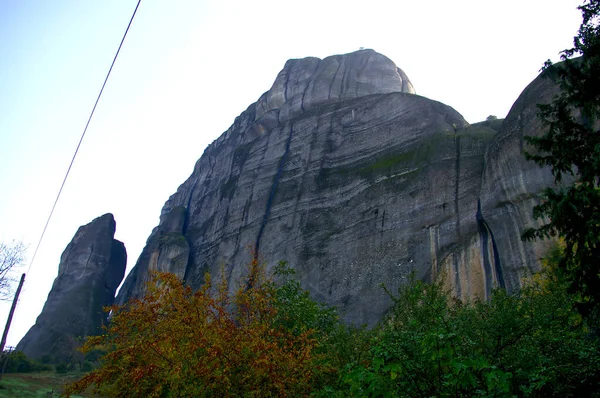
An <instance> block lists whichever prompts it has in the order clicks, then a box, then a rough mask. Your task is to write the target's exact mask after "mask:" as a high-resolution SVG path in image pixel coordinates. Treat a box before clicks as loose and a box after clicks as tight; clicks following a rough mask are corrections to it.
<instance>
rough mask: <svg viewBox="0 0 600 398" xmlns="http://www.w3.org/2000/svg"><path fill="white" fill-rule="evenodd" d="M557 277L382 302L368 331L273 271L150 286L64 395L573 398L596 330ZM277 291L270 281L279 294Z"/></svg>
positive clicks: (598, 349) (590, 362)
mask: <svg viewBox="0 0 600 398" xmlns="http://www.w3.org/2000/svg"><path fill="white" fill-rule="evenodd" d="M554 275H555V273H546V274H541V275H540V276H537V277H536V278H534V279H532V280H530V281H529V282H528V283H526V285H525V286H524V287H523V289H521V291H520V292H519V293H518V294H516V295H508V294H507V293H506V292H504V291H503V290H496V291H494V293H493V295H492V297H491V299H490V300H489V301H479V300H473V301H470V302H461V301H459V300H456V299H454V298H452V297H451V296H450V295H448V294H447V293H446V292H445V291H444V289H443V287H442V286H441V284H440V283H434V284H431V285H430V284H425V283H423V282H421V281H416V280H413V283H412V284H409V285H407V286H405V287H403V288H402V289H401V290H400V291H398V292H393V293H390V295H391V297H392V298H393V302H394V305H393V307H392V309H391V310H390V313H389V315H388V316H387V317H386V318H385V319H384V320H383V321H382V322H381V323H380V324H379V325H378V326H377V327H375V328H372V329H366V328H355V327H352V326H348V325H346V324H344V323H343V322H341V321H340V319H339V318H338V316H337V314H336V313H335V311H334V310H333V309H330V308H327V307H325V306H323V305H322V304H319V303H317V302H315V301H313V300H312V299H311V298H310V297H309V295H308V293H307V292H306V291H304V290H302V289H301V288H300V285H299V283H298V282H297V281H296V280H295V279H294V278H293V273H292V271H291V270H290V268H288V267H287V266H285V264H284V263H280V264H279V265H278V266H277V267H275V270H274V273H273V274H272V275H271V276H269V275H268V274H267V273H266V271H265V267H264V265H263V264H260V263H259V262H258V261H256V260H255V261H253V262H252V264H251V265H250V266H249V269H248V274H247V277H246V278H245V279H244V281H243V282H242V283H241V284H240V286H239V287H238V288H237V290H235V293H234V294H233V295H230V294H229V285H228V284H227V282H226V281H225V280H224V279H223V280H218V281H217V282H216V283H215V282H214V281H213V280H212V279H211V277H210V276H208V275H207V277H206V284H205V285H204V287H203V288H202V289H200V290H199V291H196V292H193V291H192V290H191V289H190V288H189V287H187V286H184V285H183V284H182V283H181V282H180V281H179V280H178V279H177V278H176V277H175V276H174V275H172V274H157V275H156V277H155V279H154V280H153V281H151V282H150V283H149V285H148V293H147V295H146V297H145V299H144V300H143V301H134V302H132V303H130V304H129V305H128V306H127V307H122V308H117V307H114V308H112V310H113V311H114V314H115V315H114V317H113V320H112V323H111V324H110V326H109V327H108V329H107V333H106V334H105V335H103V336H98V337H95V338H92V339H90V340H88V342H87V343H86V344H85V346H84V349H85V350H98V349H101V350H104V352H105V355H104V356H103V357H102V358H101V359H100V362H99V367H98V368H97V369H95V370H93V371H92V372H91V373H89V374H87V375H86V376H85V377H84V378H83V379H81V380H80V381H78V382H76V383H74V384H73V385H71V386H69V388H68V389H67V392H68V393H69V394H72V393H76V392H81V391H83V390H85V389H87V388H89V387H91V388H93V389H94V390H95V391H96V392H97V393H99V394H102V395H104V396H114V397H213V396H217V397H220V396H253V397H268V396H290V397H294V396H310V395H312V396H317V397H320V396H322V397H332V396H333V397H335V396H339V397H346V396H356V397H364V396H372V397H378V396H381V397H383V396H385V397H388V396H392V397H396V396H397V397H425V396H427V397H431V396H436V397H447V396H454V397H457V396H460V397H471V396H482V397H509V396H510V397H512V396H517V397H529V396H531V397H552V396H556V397H582V396H598V391H600V338H599V335H598V328H597V327H594V325H590V324H589V323H588V322H587V320H586V319H585V318H583V317H582V316H581V315H580V314H579V313H578V312H576V311H574V310H573V304H574V303H575V300H576V298H575V297H574V296H573V295H572V294H570V293H568V291H567V286H566V284H565V283H564V282H563V281H561V280H560V279H559V278H556V277H555V276H554ZM275 280H277V281H279V282H278V283H276V282H275Z"/></svg>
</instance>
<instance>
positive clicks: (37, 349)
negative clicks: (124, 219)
mask: <svg viewBox="0 0 600 398" xmlns="http://www.w3.org/2000/svg"><path fill="white" fill-rule="evenodd" d="M115 227H116V224H115V220H114V218H113V215H112V214H105V215H103V216H101V217H98V218H96V219H95V220H93V221H92V222H91V223H89V224H87V225H84V226H82V227H80V228H79V229H78V230H77V233H76V234H75V236H74V237H73V240H72V241H71V242H70V243H69V245H68V246H67V247H66V249H65V251H64V252H63V254H62V256H61V259H60V265H59V267H58V276H57V277H56V279H55V280H54V284H53V285H52V290H50V293H49V294H48V299H47V300H46V303H45V304H44V308H43V309H42V312H41V313H40V315H39V316H38V318H37V320H36V323H35V325H33V326H32V327H31V329H30V330H29V331H28V332H27V334H26V335H25V336H24V337H23V339H22V340H21V341H20V342H19V344H18V345H17V347H16V349H17V350H20V351H23V352H24V353H25V354H26V355H27V356H29V357H31V358H38V359H39V358H41V357H42V356H44V355H51V356H52V357H54V359H55V360H57V361H62V360H69V359H71V358H73V356H74V355H77V354H76V352H75V348H76V347H77V346H78V345H79V344H80V342H81V340H82V338H83V337H86V336H91V335H97V334H100V333H101V332H102V329H101V327H102V325H103V324H105V323H106V315H107V314H106V313H104V311H103V307H104V306H110V305H112V304H113V301H114V297H115V292H116V290H117V287H118V286H119V284H120V283H121V281H122V280H123V276H124V274H125V265H126V262H127V253H126V251H125V246H124V245H123V243H122V242H119V241H118V240H116V239H114V234H115Z"/></svg>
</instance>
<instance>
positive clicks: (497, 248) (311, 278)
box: [117, 50, 548, 324]
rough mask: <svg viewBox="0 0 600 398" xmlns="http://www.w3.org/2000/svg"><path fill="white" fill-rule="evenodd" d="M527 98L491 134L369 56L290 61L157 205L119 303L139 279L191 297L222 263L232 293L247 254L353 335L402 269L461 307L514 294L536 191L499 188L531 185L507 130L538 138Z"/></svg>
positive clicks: (531, 258) (526, 257)
mask: <svg viewBox="0 0 600 398" xmlns="http://www.w3.org/2000/svg"><path fill="white" fill-rule="evenodd" d="M541 84H542V85H544V83H541ZM544 90H545V89H544ZM526 92H527V91H526ZM531 96H532V98H530V99H523V100H520V101H521V102H517V103H523V105H522V106H517V104H515V107H514V108H513V111H511V114H510V115H509V117H508V118H507V119H506V121H505V122H504V124H503V125H502V127H501V128H500V133H497V131H496V130H495V129H492V128H490V127H489V126H486V125H484V124H478V125H473V126H470V125H469V124H468V123H467V122H466V121H465V120H464V119H463V117H462V116H461V115H460V114H459V113H458V112H456V111H455V110H454V109H452V108H450V107H448V106H446V105H444V104H441V103H439V102H436V101H432V100H430V99H427V98H423V97H420V96H417V95H415V94H414V89H413V87H412V84H411V83H410V81H409V80H408V78H407V77H406V75H405V74H404V73H403V72H402V71H401V70H400V69H398V68H397V67H396V65H394V64H393V62H392V61H390V60H389V59H388V58H386V57H384V56H382V55H380V54H377V53H375V52H374V51H372V50H365V51H359V52H356V53H352V54H346V55H339V56H334V57H329V58H326V59H324V60H319V59H316V58H306V59H302V60H291V61H288V62H287V63H286V65H285V67H284V69H283V70H282V71H281V72H280V73H279V75H278V76H277V79H276V80H275V83H274V84H273V87H272V88H271V90H269V91H268V92H267V93H265V94H264V95H262V96H261V97H260V98H259V100H258V101H257V102H256V103H255V104H252V105H250V107H248V109H247V110H246V111H244V112H243V113H242V114H241V115H240V116H239V117H238V118H236V120H235V122H234V124H233V125H232V126H231V127H230V128H229V129H228V130H227V131H226V132H225V133H224V134H223V135H222V136H221V137H219V138H218V139H217V140H216V141H215V142H213V143H212V144H211V145H210V146H209V147H208V148H207V149H206V150H205V152H204V154H203V155H202V157H201V158H200V159H199V160H198V162H197V163H196V165H195V167H194V171H193V173H192V175H191V176H190V177H189V179H188V180H187V181H185V182H184V183H183V184H182V185H181V186H180V187H179V189H178V190H177V192H176V193H175V194H174V195H173V196H171V198H170V199H169V200H168V201H167V202H166V203H165V206H164V207H163V210H162V216H161V222H160V224H159V226H158V227H157V228H156V229H155V230H154V231H153V233H152V234H151V236H150V238H149V239H148V243H147V246H146V248H145V249H144V251H143V253H142V255H141V256H140V259H139V260H138V262H137V265H136V267H135V268H134V269H133V270H132V272H131V273H130V274H129V275H128V277H127V279H126V282H125V284H124V286H123V288H122V289H121V291H120V292H119V296H118V298H117V301H118V302H119V303H124V302H125V301H126V300H127V299H129V298H132V297H138V296H140V295H142V294H143V285H144V282H145V281H146V280H147V275H148V271H149V270H151V269H162V270H167V271H168V270H173V271H175V272H177V273H178V274H179V275H183V278H184V279H185V280H186V281H187V283H189V284H190V285H191V286H193V287H199V286H200V285H201V284H202V282H203V275H204V273H205V272H207V271H209V272H211V273H212V274H213V275H217V274H218V273H219V270H220V268H221V266H222V265H225V273H226V275H225V276H226V277H227V278H229V279H230V280H232V281H234V282H235V281H237V280H238V279H239V278H240V277H241V275H242V274H243V273H244V272H245V264H246V263H247V262H248V261H249V260H250V256H251V254H250V253H249V251H248V250H247V247H248V246H250V247H253V248H258V249H259V251H260V254H261V255H262V257H264V259H265V260H266V261H267V262H268V263H269V264H275V263H276V262H277V261H278V260H287V261H288V262H289V263H290V264H291V265H292V266H293V267H295V268H296V270H297V275H298V276H299V277H300V278H301V282H302V285H303V287H305V288H307V289H308V290H309V291H310V292H311V293H312V295H313V297H315V298H316V299H318V300H321V301H324V302H326V303H329V304H332V305H335V306H337V307H338V308H339V309H340V311H341V313H342V315H343V316H344V317H345V319H346V320H347V321H349V322H355V323H368V324H374V323H375V322H377V321H378V320H379V319H380V318H381V317H382V315H383V314H384V313H385V311H386V310H387V309H388V308H389V304H390V303H389V299H388V298H387V296H386V295H385V293H384V292H383V290H382V289H381V288H380V284H381V283H385V284H386V285H387V286H388V288H389V289H391V290H392V291H393V290H394V289H396V288H397V287H399V286H400V285H401V284H403V283H405V281H406V278H407V276H408V275H409V274H410V273H411V272H412V271H415V272H416V274H417V277H419V278H424V279H431V278H437V277H443V278H445V280H446V282H447V284H448V286H450V287H452V288H453V290H454V292H455V294H457V295H459V296H461V297H467V296H479V297H486V296H487V295H488V294H489V292H490V290H491V288H492V286H493V285H494V284H496V285H500V286H506V287H508V288H511V289H512V288H516V287H517V286H518V284H519V278H520V274H519V273H520V272H521V270H522V269H523V268H527V267H529V268H535V267H536V266H537V257H536V255H537V253H538V252H539V250H538V249H539V248H537V247H534V246H527V245H526V244H523V243H521V241H520V235H521V232H522V229H523V226H524V225H526V224H528V223H530V222H531V217H530V216H529V215H528V214H525V213H526V212H528V211H529V212H530V211H531V209H530V208H528V207H527V206H530V204H531V203H532V201H531V200H530V199H531V197H532V196H533V194H534V193H535V192H534V191H533V190H532V189H538V187H541V186H543V185H545V184H546V183H547V182H548V178H547V177H548V175H547V174H548V173H546V174H544V173H545V172H541V173H542V174H540V176H541V177H540V178H541V180H539V181H538V183H536V184H537V185H531V186H527V184H525V185H524V187H523V190H521V188H520V187H521V186H519V187H517V188H518V189H517V188H511V187H513V185H514V184H515V183H514V182H513V180H515V181H517V180H519V179H520V178H525V181H529V180H531V179H536V178H537V177H536V176H537V175H536V174H535V173H538V174H539V173H540V172H539V171H538V170H537V166H535V165H533V164H532V165H527V167H526V169H524V170H525V171H523V170H521V169H519V168H518V167H520V165H521V166H522V165H524V162H525V161H524V159H523V156H522V146H519V144H518V142H521V141H522V134H523V133H522V132H520V131H519V132H517V130H515V129H517V127H516V126H517V124H518V123H525V124H524V125H523V126H524V128H526V129H532V131H533V130H535V129H536V128H538V127H537V126H535V125H534V124H535V122H534V121H532V119H531V117H532V116H531V113H532V112H534V111H533V110H532V109H533V108H532V107H534V105H533V104H535V102H536V101H537V96H536V94H535V93H532V94H531ZM519 115H520V116H519ZM515 120H518V121H519V122H517V121H515ZM519 134H521V138H519V137H517V136H518V135H519ZM526 134H529V133H526ZM515 137H516V138H515ZM519 140H521V141H519ZM512 141H516V142H517V144H516V145H517V146H516V147H513V146H514V143H512ZM536 181H537V180H536ZM498 189H503V193H502V194H499V193H498V192H496V190H498ZM510 203H512V204H515V206H517V207H518V208H519V210H518V211H517V212H516V213H515V211H514V209H513V208H512V207H510V205H509V204H510ZM174 212H175V213H174ZM174 214H184V217H183V219H179V218H178V220H179V221H178V222H173V221H172V219H173V217H174ZM166 237H167V238H166ZM171 238H175V240H173V241H172V240H170V239H171ZM160 242H168V243H167V244H166V245H163V246H161V244H160ZM174 242H177V243H174ZM517 242H518V243H517ZM174 246H177V248H175V247H174ZM515 248H517V249H518V248H520V249H522V250H521V252H519V250H515ZM177 250H179V251H177ZM522 252H524V253H525V254H522ZM185 253H188V257H187V259H185V258H184V254H185ZM160 259H164V261H162V262H161V261H160ZM175 259H177V260H175ZM525 262H526V263H527V264H528V265H527V266H525V265H524V264H525ZM182 269H185V272H183V274H182ZM232 285H235V283H233V284H232Z"/></svg>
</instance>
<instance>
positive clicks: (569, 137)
mask: <svg viewBox="0 0 600 398" xmlns="http://www.w3.org/2000/svg"><path fill="white" fill-rule="evenodd" d="M579 9H580V10H581V12H582V16H583V21H582V24H581V26H580V28H579V31H578V34H577V36H576V37H575V38H574V41H573V45H574V46H573V48H571V49H567V50H564V51H563V52H562V54H561V59H562V61H563V62H562V63H561V64H557V65H553V64H552V63H551V62H550V61H547V62H546V64H545V65H544V68H543V70H544V71H543V74H544V76H546V77H548V78H551V79H553V80H554V81H555V82H557V83H558V84H559V85H560V88H561V93H560V94H559V95H558V96H557V97H556V98H555V99H554V101H553V102H551V103H550V104H544V105H538V107H539V117H540V119H541V120H542V122H543V123H544V125H545V126H546V129H547V131H546V133H545V134H544V135H542V136H541V137H525V139H526V141H527V142H528V143H529V144H531V145H532V146H533V147H534V148H535V149H536V150H537V151H538V153H536V154H531V153H526V156H527V157H528V158H529V159H531V160H533V161H535V162H537V163H538V164H540V165H545V166H550V167H551V169H552V174H553V176H554V179H555V182H556V184H557V187H556V188H548V189H546V190H545V191H544V194H543V196H544V202H543V203H542V204H540V205H538V206H536V207H535V208H534V216H535V217H536V218H547V219H549V222H548V223H547V224H545V225H543V226H542V227H540V228H538V229H529V230H527V231H526V232H525V234H524V235H523V238H524V239H529V240H531V239H535V238H548V237H555V236H559V237H560V238H561V239H562V240H563V241H564V243H565V249H564V257H563V260H562V261H561V263H560V264H559V266H558V267H557V270H558V272H559V273H560V274H561V275H562V276H563V277H564V278H565V279H566V280H567V281H568V283H569V284H570V291H571V292H572V293H576V294H578V295H579V297H578V300H577V304H576V306H577V308H578V309H579V311H580V312H581V313H582V314H583V315H586V316H587V315H591V314H592V313H597V312H598V308H599V305H600V268H599V267H600V190H599V188H600V132H599V131H598V126H599V122H600V73H599V71H600V26H599V18H600V0H586V1H585V2H584V4H583V5H581V6H580V7H579ZM575 55H580V56H581V57H580V58H575V59H573V58H572V57H573V56H575ZM565 175H568V176H571V177H572V178H573V180H574V182H573V183H572V184H570V185H568V184H566V183H565V181H564V180H563V176H565Z"/></svg>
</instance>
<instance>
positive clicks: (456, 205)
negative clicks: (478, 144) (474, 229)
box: [454, 132, 460, 240]
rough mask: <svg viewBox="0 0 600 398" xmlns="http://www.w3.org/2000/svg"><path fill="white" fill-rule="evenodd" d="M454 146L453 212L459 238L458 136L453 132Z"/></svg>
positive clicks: (458, 237)
mask: <svg viewBox="0 0 600 398" xmlns="http://www.w3.org/2000/svg"><path fill="white" fill-rule="evenodd" d="M454 144H455V145H454V146H455V147H456V165H455V173H454V213H455V214H456V238H457V239H458V240H460V212H459V206H458V195H459V182H460V136H459V135H458V134H457V133H456V132H454Z"/></svg>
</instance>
